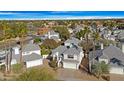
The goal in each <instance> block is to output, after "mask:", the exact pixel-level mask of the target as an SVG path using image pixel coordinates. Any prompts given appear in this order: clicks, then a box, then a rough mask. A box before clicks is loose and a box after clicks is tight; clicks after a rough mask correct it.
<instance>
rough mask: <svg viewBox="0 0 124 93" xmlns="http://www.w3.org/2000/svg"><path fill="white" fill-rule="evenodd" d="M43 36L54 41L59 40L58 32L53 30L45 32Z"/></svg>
mask: <svg viewBox="0 0 124 93" xmlns="http://www.w3.org/2000/svg"><path fill="white" fill-rule="evenodd" d="M43 37H44V38H45V39H46V38H48V39H54V40H55V41H61V39H60V36H59V33H57V32H55V31H53V30H51V31H49V32H47V33H46V34H45V35H44V36H43Z"/></svg>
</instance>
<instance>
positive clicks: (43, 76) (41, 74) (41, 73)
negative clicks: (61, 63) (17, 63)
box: [17, 67, 56, 81]
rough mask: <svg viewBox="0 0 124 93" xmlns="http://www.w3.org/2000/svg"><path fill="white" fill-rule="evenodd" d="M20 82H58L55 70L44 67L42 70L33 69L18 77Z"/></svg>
mask: <svg viewBox="0 0 124 93" xmlns="http://www.w3.org/2000/svg"><path fill="white" fill-rule="evenodd" d="M17 80H19V81H42V80H43V81H51V80H56V78H55V73H54V71H53V70H51V69H49V68H47V67H42V68H31V69H28V70H27V71H26V72H24V73H22V74H21V75H20V76H19V77H17Z"/></svg>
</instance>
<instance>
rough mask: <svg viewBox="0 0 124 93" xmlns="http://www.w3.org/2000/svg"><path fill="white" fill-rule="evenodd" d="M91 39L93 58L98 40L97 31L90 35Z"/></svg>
mask: <svg viewBox="0 0 124 93" xmlns="http://www.w3.org/2000/svg"><path fill="white" fill-rule="evenodd" d="M92 38H93V56H94V55H95V50H96V43H97V42H98V41H99V40H100V35H99V32H97V31H96V32H93V33H92ZM93 61H94V60H93ZM93 63H94V62H93Z"/></svg>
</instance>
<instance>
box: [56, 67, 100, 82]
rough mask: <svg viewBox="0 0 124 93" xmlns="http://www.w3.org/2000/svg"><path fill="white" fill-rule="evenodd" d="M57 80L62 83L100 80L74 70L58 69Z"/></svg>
mask: <svg viewBox="0 0 124 93" xmlns="http://www.w3.org/2000/svg"><path fill="white" fill-rule="evenodd" d="M57 78H58V80H64V81H98V80H102V79H97V78H96V77H94V76H92V75H89V74H87V73H86V72H84V71H80V70H74V69H65V68H64V69H58V70H57Z"/></svg>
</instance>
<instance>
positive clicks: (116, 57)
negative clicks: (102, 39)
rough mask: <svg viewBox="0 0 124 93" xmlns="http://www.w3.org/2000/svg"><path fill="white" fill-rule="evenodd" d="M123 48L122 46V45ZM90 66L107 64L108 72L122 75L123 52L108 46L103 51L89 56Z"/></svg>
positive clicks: (123, 70)
mask: <svg viewBox="0 0 124 93" xmlns="http://www.w3.org/2000/svg"><path fill="white" fill-rule="evenodd" d="M123 47H124V45H123ZM89 59H90V64H91V65H92V64H94V63H93V62H102V61H104V62H105V63H106V64H109V67H110V69H109V72H110V73H114V74H124V52H123V51H122V50H121V49H119V48H118V47H116V46H113V45H110V46H108V47H107V48H105V49H102V50H97V51H95V52H94V53H93V52H90V54H89Z"/></svg>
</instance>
